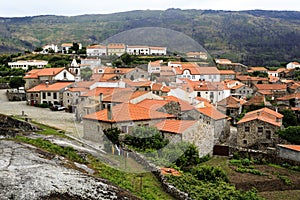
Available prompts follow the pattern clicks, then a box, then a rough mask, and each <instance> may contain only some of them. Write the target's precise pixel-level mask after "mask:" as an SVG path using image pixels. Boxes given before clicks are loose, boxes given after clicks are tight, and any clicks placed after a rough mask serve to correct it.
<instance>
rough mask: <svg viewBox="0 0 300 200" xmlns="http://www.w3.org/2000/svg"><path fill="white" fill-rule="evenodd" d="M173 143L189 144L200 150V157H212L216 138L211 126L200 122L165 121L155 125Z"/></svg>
mask: <svg viewBox="0 0 300 200" xmlns="http://www.w3.org/2000/svg"><path fill="white" fill-rule="evenodd" d="M154 126H155V127H156V128H157V129H158V130H159V131H160V132H161V133H162V135H163V137H164V138H166V139H168V140H169V141H170V142H171V143H179V142H189V143H192V144H195V145H196V146H197V148H198V150H199V157H203V156H205V155H207V154H210V155H212V152H213V146H214V137H213V135H212V134H210V133H211V131H210V129H211V126H210V125H208V124H205V123H202V122H201V121H200V120H164V121H161V122H159V123H157V124H155V125H154Z"/></svg>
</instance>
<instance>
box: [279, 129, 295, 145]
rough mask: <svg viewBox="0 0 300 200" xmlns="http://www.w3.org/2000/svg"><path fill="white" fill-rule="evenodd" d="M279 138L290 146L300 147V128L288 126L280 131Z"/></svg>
mask: <svg viewBox="0 0 300 200" xmlns="http://www.w3.org/2000/svg"><path fill="white" fill-rule="evenodd" d="M278 133H279V136H280V137H281V138H283V139H285V140H287V141H288V142H290V143H292V144H297V145H300V126H290V127H288V128H286V129H283V130H280V131H279V132H278Z"/></svg>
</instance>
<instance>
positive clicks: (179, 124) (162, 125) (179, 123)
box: [154, 120, 197, 134]
mask: <svg viewBox="0 0 300 200" xmlns="http://www.w3.org/2000/svg"><path fill="white" fill-rule="evenodd" d="M196 123H197V121H196V120H164V121H162V122H159V123H157V124H155V125H154V126H155V127H156V128H157V129H158V130H160V131H164V132H169V133H177V134H182V133H183V132H184V131H186V130H187V129H188V128H190V127H192V126H193V125H194V124H196Z"/></svg>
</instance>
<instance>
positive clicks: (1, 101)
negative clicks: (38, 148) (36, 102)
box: [0, 90, 83, 138]
mask: <svg viewBox="0 0 300 200" xmlns="http://www.w3.org/2000/svg"><path fill="white" fill-rule="evenodd" d="M22 111H23V112H24V114H25V115H27V117H28V118H31V119H32V120H34V121H36V122H39V123H42V124H47V125H49V126H52V127H55V128H58V129H61V130H65V131H66V132H67V133H68V134H69V135H71V136H74V137H76V138H81V137H82V136H83V124H82V123H78V122H76V121H75V117H74V114H73V113H67V112H64V111H51V110H50V109H49V108H37V107H34V106H28V105H26V101H11V102H10V101H8V100H7V97H6V90H0V113H2V114H5V115H19V116H20V115H22Z"/></svg>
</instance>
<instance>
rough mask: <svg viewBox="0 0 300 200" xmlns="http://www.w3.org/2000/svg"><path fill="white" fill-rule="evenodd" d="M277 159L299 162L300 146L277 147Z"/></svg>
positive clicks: (280, 145)
mask: <svg viewBox="0 0 300 200" xmlns="http://www.w3.org/2000/svg"><path fill="white" fill-rule="evenodd" d="M277 148H278V150H279V152H278V153H279V155H278V156H279V157H281V158H286V159H289V160H294V161H298V162H300V145H282V144H279V145H277Z"/></svg>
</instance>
